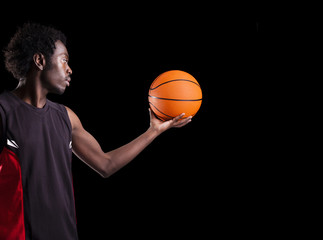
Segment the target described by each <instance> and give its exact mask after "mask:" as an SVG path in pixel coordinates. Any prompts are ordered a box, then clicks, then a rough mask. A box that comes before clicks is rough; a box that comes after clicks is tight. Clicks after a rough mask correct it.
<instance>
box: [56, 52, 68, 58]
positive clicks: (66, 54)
mask: <svg viewBox="0 0 323 240" xmlns="http://www.w3.org/2000/svg"><path fill="white" fill-rule="evenodd" d="M61 55H65V56H66V57H68V58H69V57H70V56H69V55H68V53H61V54H58V56H61Z"/></svg>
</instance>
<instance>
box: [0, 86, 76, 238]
mask: <svg viewBox="0 0 323 240" xmlns="http://www.w3.org/2000/svg"><path fill="white" fill-rule="evenodd" d="M0 116H1V120H2V128H3V129H2V132H3V134H2V138H1V140H0V152H1V154H0V239H2V240H5V239H19V240H20V239H27V240H35V239H36V240H37V239H41V240H42V239H46V240H58V239H59V240H75V239H78V236H77V228H76V215H75V202H74V190H73V180H72V162H71V161H72V128H71V123H70V120H69V117H68V114H67V110H66V108H65V107H64V106H63V105H61V104H58V103H54V102H52V101H50V100H48V99H47V100H46V104H45V106H44V107H43V108H36V107H34V106H32V105H30V104H28V103H26V102H24V101H23V100H21V99H20V98H18V97H17V96H16V95H14V94H13V93H11V92H7V91H6V92H4V93H2V94H0ZM0 127H1V126H0Z"/></svg>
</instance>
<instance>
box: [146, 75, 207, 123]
mask: <svg viewBox="0 0 323 240" xmlns="http://www.w3.org/2000/svg"><path fill="white" fill-rule="evenodd" d="M148 101H149V105H150V108H151V110H152V111H153V112H154V113H155V115H156V116H157V117H158V118H159V119H161V120H163V121H167V120H170V119H172V118H174V117H176V116H178V115H180V114H181V113H185V115H184V117H183V118H186V117H189V116H194V115H195V114H196V113H197V111H198V110H199V109H200V106H201V104H202V90H201V87H200V84H199V83H198V82H197V81H196V79H195V78H194V77H193V76H192V75H191V74H189V73H187V72H184V71H180V70H171V71H167V72H164V73H162V74H160V75H159V76H158V77H157V78H156V79H155V80H154V81H153V83H152V84H151V86H150V88H149V94H148Z"/></svg>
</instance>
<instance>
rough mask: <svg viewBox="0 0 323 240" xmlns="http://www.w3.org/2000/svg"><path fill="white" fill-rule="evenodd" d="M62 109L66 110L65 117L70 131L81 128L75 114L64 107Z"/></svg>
mask: <svg viewBox="0 0 323 240" xmlns="http://www.w3.org/2000/svg"><path fill="white" fill-rule="evenodd" d="M64 108H65V109H66V111H67V115H68V117H69V119H70V122H71V125H72V130H75V129H77V128H80V127H82V123H81V121H80V119H79V117H78V116H77V115H76V113H75V112H73V110H72V109H70V108H69V107H67V106H64Z"/></svg>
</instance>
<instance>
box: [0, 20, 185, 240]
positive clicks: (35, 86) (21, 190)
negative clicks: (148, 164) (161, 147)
mask: <svg viewBox="0 0 323 240" xmlns="http://www.w3.org/2000/svg"><path fill="white" fill-rule="evenodd" d="M4 53H5V64H6V68H7V69H8V70H9V71H10V72H11V73H12V74H13V76H14V77H15V78H17V79H18V80H19V84H18V86H17V88H16V89H15V90H14V91H12V92H7V91H5V92H4V93H2V94H1V95H0V140H1V141H0V152H1V155H0V239H46V240H51V239H55V240H57V239H60V240H65V239H74V240H75V239H78V237H77V229H76V220H75V207H74V196H73V186H72V173H71V159H72V152H73V153H74V154H75V155H77V156H78V157H79V158H80V159H81V160H82V161H84V162H85V163H86V164H87V165H89V166H90V167H91V168H93V169H94V170H95V171H97V172H98V173H99V174H100V175H101V176H103V177H109V176H110V175H111V174H113V173H115V172H116V171H118V170H119V169H120V168H122V167H123V166H125V165H126V164H128V163H129V162H130V161H131V160H133V159H134V158H135V157H136V156H137V155H138V154H139V153H140V152H141V151H142V150H143V149H145V148H146V147H147V146H148V145H149V144H150V143H151V142H152V141H153V140H154V139H155V138H156V137H157V136H158V135H160V134H161V133H162V132H164V131H166V130H168V129H170V128H172V127H182V126H185V125H186V124H187V123H189V122H190V121H191V117H189V118H186V119H183V120H181V118H182V117H183V114H181V115H180V116H177V117H176V118H174V119H173V120H170V121H167V122H162V121H160V120H158V119H157V118H156V117H155V116H154V114H152V113H151V111H150V110H149V112H150V127H149V128H148V130H147V131H146V132H145V133H143V134H142V135H140V136H139V137H137V138H136V139H134V140H133V141H131V142H130V143H128V144H126V145H124V146H122V147H120V148H118V149H115V150H113V151H110V152H107V153H105V152H103V151H102V149H101V148H100V145H99V143H98V142H97V141H96V139H95V138H94V137H93V136H92V135H91V134H90V133H88V132H87V131H86V130H85V129H84V128H83V127H82V124H81V121H80V119H79V118H78V116H77V115H76V114H75V113H74V112H73V111H72V110H71V109H69V108H68V107H65V106H63V105H60V104H57V103H54V102H52V101H50V100H48V99H47V94H48V93H56V94H63V93H64V91H65V89H66V87H68V86H69V85H70V81H71V77H70V76H71V74H72V69H71V68H70V67H69V65H68V60H69V55H68V51H67V49H66V38H65V36H64V34H63V33H62V32H60V31H58V30H56V29H54V28H51V27H47V26H42V25H39V24H33V23H27V24H24V25H23V26H22V27H21V28H19V29H18V31H17V32H16V34H15V35H14V36H13V38H12V39H11V40H10V42H9V44H8V46H7V48H6V49H5V50H4Z"/></svg>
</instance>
